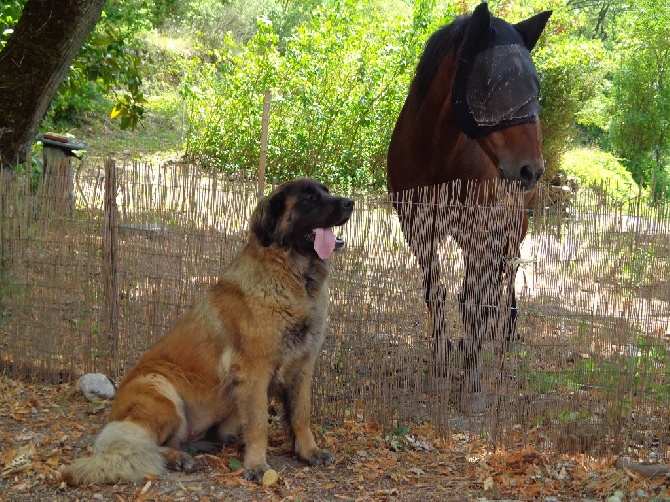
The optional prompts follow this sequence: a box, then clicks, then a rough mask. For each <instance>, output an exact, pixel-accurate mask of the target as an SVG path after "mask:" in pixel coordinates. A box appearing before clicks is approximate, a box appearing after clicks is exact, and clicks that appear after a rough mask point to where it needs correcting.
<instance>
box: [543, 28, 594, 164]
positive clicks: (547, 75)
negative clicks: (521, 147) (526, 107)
mask: <svg viewBox="0 0 670 502" xmlns="http://www.w3.org/2000/svg"><path fill="white" fill-rule="evenodd" d="M533 58H534V60H535V64H536V66H537V70H538V75H539V77H540V81H541V84H542V90H541V93H540V104H541V106H542V114H541V118H542V132H543V144H542V152H543V155H544V158H545V162H546V165H547V175H546V176H547V177H551V176H552V174H554V173H556V171H558V169H559V167H560V162H561V156H562V155H563V153H564V152H565V151H566V150H567V149H568V148H569V146H570V144H571V143H572V142H573V141H574V139H575V138H576V137H577V136H578V130H577V129H576V127H575V126H576V117H577V116H579V114H580V112H582V111H583V110H584V108H585V104H587V103H590V102H591V101H592V99H593V98H594V97H595V96H596V95H597V91H598V90H599V89H600V86H601V83H602V81H603V77H604V70H605V67H604V65H603V60H604V59H605V56H604V51H603V48H602V45H601V43H600V42H599V41H589V40H585V39H580V38H576V37H574V36H572V35H570V34H562V35H560V34H557V33H552V34H551V38H548V37H544V38H543V39H542V43H541V45H540V46H539V47H537V48H536V49H535V51H534V53H533Z"/></svg>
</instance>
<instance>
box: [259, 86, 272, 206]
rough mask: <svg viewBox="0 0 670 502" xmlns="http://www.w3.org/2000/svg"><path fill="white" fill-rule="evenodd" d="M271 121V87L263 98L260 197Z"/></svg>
mask: <svg viewBox="0 0 670 502" xmlns="http://www.w3.org/2000/svg"><path fill="white" fill-rule="evenodd" d="M269 122H270V89H266V90H265V97H264V98H263V122H262V126H261V160H260V164H259V165H258V197H259V198H261V197H263V192H264V191H265V162H266V157H267V153H268V123H269Z"/></svg>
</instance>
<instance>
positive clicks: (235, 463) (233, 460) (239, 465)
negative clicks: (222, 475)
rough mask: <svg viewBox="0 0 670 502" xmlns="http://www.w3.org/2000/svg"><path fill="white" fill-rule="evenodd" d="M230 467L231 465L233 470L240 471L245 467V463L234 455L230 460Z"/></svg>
mask: <svg viewBox="0 0 670 502" xmlns="http://www.w3.org/2000/svg"><path fill="white" fill-rule="evenodd" d="M228 467H230V470H231V471H239V470H240V469H244V464H243V463H242V462H240V461H239V460H237V459H236V458H235V457H233V458H231V459H230V460H228Z"/></svg>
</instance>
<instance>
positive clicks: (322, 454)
mask: <svg viewBox="0 0 670 502" xmlns="http://www.w3.org/2000/svg"><path fill="white" fill-rule="evenodd" d="M300 459H301V460H302V461H303V462H305V463H307V464H309V465H331V464H334V463H335V455H333V454H332V453H330V452H329V451H328V450H319V449H316V450H314V451H312V452H310V453H309V455H306V456H300Z"/></svg>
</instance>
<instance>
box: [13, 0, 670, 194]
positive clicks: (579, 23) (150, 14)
mask: <svg viewBox="0 0 670 502" xmlns="http://www.w3.org/2000/svg"><path fill="white" fill-rule="evenodd" d="M23 3H24V0H10V1H8V2H3V4H2V5H0V49H1V47H2V45H3V41H4V40H6V38H7V37H8V34H9V33H11V31H10V30H11V28H12V26H13V25H14V24H15V22H16V20H17V19H18V16H20V12H21V8H22V5H23ZM477 3H478V1H477V0H471V1H466V0H452V1H437V0H416V1H413V2H412V1H410V0H390V1H388V0H358V1H354V0H269V1H265V0H251V1H242V0H232V1H231V0H159V1H154V2H148V1H145V0H127V1H124V0H109V1H108V2H107V6H106V8H105V14H104V15H103V18H102V19H101V21H100V22H99V23H98V25H97V27H96V30H95V31H94V33H92V35H91V36H90V37H89V39H88V42H87V43H86V44H85V46H84V47H83V48H82V50H81V52H80V55H79V57H78V58H77V60H76V61H75V63H74V64H73V65H72V68H71V71H70V74H69V76H68V79H67V81H66V82H65V83H64V84H63V86H62V87H61V89H60V91H59V94H58V96H57V98H56V99H55V100H54V102H53V104H52V106H51V110H50V112H49V115H48V116H47V117H46V119H45V121H44V124H43V129H45V130H46V129H52V130H53V129H55V130H57V131H59V132H74V133H75V134H77V135H78V138H79V139H81V140H83V141H88V142H89V143H96V142H97V143H101V144H102V143H105V148H106V149H108V150H109V151H114V152H117V153H118V152H119V151H120V152H122V153H127V154H129V155H134V154H137V155H144V154H146V153H147V152H156V151H164V150H172V151H174V152H178V153H179V154H180V155H185V156H186V157H187V158H188V159H189V160H191V161H193V162H196V163H198V164H199V165H201V166H202V167H203V168H207V169H220V170H225V171H227V172H230V173H233V172H235V173H236V172H238V171H240V170H241V171H243V172H245V173H247V174H248V175H254V174H255V170H256V169H257V166H258V160H259V155H260V145H259V143H260V130H261V113H262V100H263V94H264V91H265V90H266V89H271V91H272V106H271V120H270V124H269V126H270V128H269V145H268V165H269V176H270V177H271V178H273V179H276V180H278V181H279V180H283V179H285V178H288V177H292V176H295V175H310V176H315V177H318V178H320V179H322V180H323V181H325V182H327V183H330V184H332V185H334V186H336V187H337V188H340V189H356V190H365V191H381V190H383V189H384V187H385V179H384V169H385V157H386V149H387V147H388V143H389V139H390V135H391V131H392V128H393V125H394V123H395V120H396V118H397V115H398V113H399V111H400V108H401V106H402V103H403V101H404V98H405V95H406V92H407V87H408V85H409V82H410V79H411V77H412V75H413V71H414V67H415V65H416V62H417V59H418V56H419V55H420V53H421V51H422V49H423V45H424V43H425V41H426V39H427V38H428V36H429V35H430V34H431V33H432V32H433V31H434V30H436V29H437V28H438V27H439V26H441V25H442V24H444V23H446V22H449V21H450V20H451V19H453V17H455V16H456V15H458V14H461V13H465V12H470V11H471V10H472V9H473V8H474V6H475V5H476V4H477ZM489 6H490V8H491V10H492V11H493V12H495V13H496V14H497V15H499V16H501V17H504V18H505V19H507V20H509V21H512V22H515V21H519V20H522V19H525V18H527V17H529V16H530V15H532V14H533V13H536V12H538V11H540V10H544V9H552V10H553V11H554V14H553V16H552V18H551V19H550V22H549V25H548V28H547V30H546V31H545V34H544V36H543V37H542V39H541V40H540V43H539V44H538V46H537V48H536V49H535V51H534V58H535V62H536V66H537V67H538V71H539V74H540V79H541V81H542V94H541V102H542V106H543V111H542V121H543V130H544V137H545V139H544V152H545V157H546V160H547V166H548V175H547V180H549V181H551V180H552V178H553V177H554V175H555V174H556V173H558V172H559V171H564V172H566V173H568V174H569V175H571V176H574V177H575V178H577V179H578V180H580V181H581V182H583V183H586V182H588V181H589V180H592V179H602V178H604V177H609V176H616V177H620V178H621V179H622V180H625V182H624V181H622V183H621V184H620V187H623V188H619V190H620V191H621V190H623V191H624V192H625V191H627V190H631V191H635V192H637V190H638V186H637V184H638V183H641V184H642V186H643V187H644V188H645V189H647V191H646V193H648V194H649V197H650V200H651V202H652V203H653V202H654V201H658V200H661V199H666V198H667V197H668V195H670V192H669V191H668V188H667V185H668V184H667V180H668V177H669V176H670V160H669V159H670V134H669V132H670V131H669V130H668V129H669V127H670V86H669V84H668V78H667V74H668V70H669V67H670V37H669V36H668V33H667V26H668V25H670V5H669V3H668V2H667V1H662V2H658V1H657V0H630V1H623V2H622V1H614V0H514V1H508V0H505V1H503V0H491V1H490V2H489ZM109 119H113V120H114V121H117V122H118V125H119V126H120V127H121V128H123V129H126V131H125V132H124V131H121V132H119V131H114V130H113V129H111V128H110V126H109V124H108V121H109ZM117 127H118V126H117ZM82 135H83V136H84V137H81V136H82ZM92 149H93V150H94V148H92ZM103 153H106V152H103ZM612 173H615V174H612Z"/></svg>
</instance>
